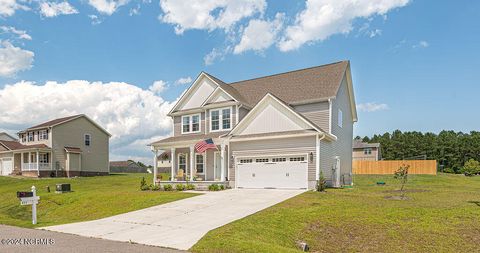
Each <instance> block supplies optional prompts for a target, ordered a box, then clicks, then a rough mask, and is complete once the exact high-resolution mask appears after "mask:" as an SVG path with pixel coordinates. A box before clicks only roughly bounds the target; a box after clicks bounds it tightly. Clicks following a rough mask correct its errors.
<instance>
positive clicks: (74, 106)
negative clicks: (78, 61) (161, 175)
mask: <svg viewBox="0 0 480 253" xmlns="http://www.w3.org/2000/svg"><path fill="white" fill-rule="evenodd" d="M172 105H173V102H167V101H164V99H162V98H161V97H159V96H157V95H155V93H153V92H152V91H150V90H144V89H141V88H139V87H137V86H134V85H131V84H128V83H122V82H108V83H102V82H89V81H83V80H71V81H67V82H65V83H58V82H53V81H49V82H46V83H44V84H35V83H33V82H26V81H22V82H18V83H15V84H12V85H6V86H5V87H4V88H2V89H0V108H3V110H0V122H1V123H0V128H4V129H6V130H9V131H10V132H12V131H18V130H21V129H23V128H26V127H28V126H32V125H34V124H38V123H40V122H43V121H46V120H49V119H52V118H57V117H63V116H67V115H74V114H82V113H83V114H86V115H88V116H89V117H90V118H92V119H93V120H95V121H96V122H97V123H99V124H100V125H101V126H103V127H104V128H105V129H106V130H107V131H108V132H110V133H111V134H112V138H111V139H110V147H111V149H110V152H111V154H112V157H115V159H121V158H124V159H127V158H128V157H136V158H137V159H136V160H138V159H139V158H144V159H145V160H143V161H146V162H148V161H149V159H151V152H150V150H149V148H148V147H147V146H146V145H147V144H148V143H150V142H151V141H153V140H158V138H161V137H163V136H167V135H169V134H170V133H171V129H172V126H171V119H170V118H169V117H167V113H168V112H169V111H170V109H171V107H172ZM19 115H28V117H19ZM150 163H151V161H150Z"/></svg>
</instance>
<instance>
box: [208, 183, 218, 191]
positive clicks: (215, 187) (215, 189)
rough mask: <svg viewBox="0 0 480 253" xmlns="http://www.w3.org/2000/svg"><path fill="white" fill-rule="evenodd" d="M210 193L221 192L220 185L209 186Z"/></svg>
mask: <svg viewBox="0 0 480 253" xmlns="http://www.w3.org/2000/svg"><path fill="white" fill-rule="evenodd" d="M208 190H209V191H219V190H220V187H218V184H211V185H209V186H208Z"/></svg>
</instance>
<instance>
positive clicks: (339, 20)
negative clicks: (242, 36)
mask: <svg viewBox="0 0 480 253" xmlns="http://www.w3.org/2000/svg"><path fill="white" fill-rule="evenodd" d="M408 2H409V0H307V2H306V7H305V9H304V10H303V11H302V12H300V13H299V14H298V15H297V16H296V18H295V24H293V25H291V26H288V27H287V28H286V32H285V35H284V37H283V38H282V40H281V41H280V43H279V44H278V47H279V48H280V50H281V51H290V50H294V49H297V48H299V47H300V46H302V45H303V44H305V43H311V42H315V41H322V40H325V39H327V38H328V37H330V36H331V35H334V34H339V33H343V34H347V33H349V32H350V31H351V30H352V29H353V28H352V22H353V20H355V19H357V18H368V17H371V16H373V15H385V14H386V13H387V12H389V11H390V10H392V9H395V8H398V7H402V6H405V5H406V4H407V3H408Z"/></svg>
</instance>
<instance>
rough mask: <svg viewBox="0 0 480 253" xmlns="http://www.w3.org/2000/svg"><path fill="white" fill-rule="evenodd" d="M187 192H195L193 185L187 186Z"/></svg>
mask: <svg viewBox="0 0 480 253" xmlns="http://www.w3.org/2000/svg"><path fill="white" fill-rule="evenodd" d="M187 190H189V191H191V190H195V185H194V184H187Z"/></svg>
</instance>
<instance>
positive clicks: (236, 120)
mask: <svg viewBox="0 0 480 253" xmlns="http://www.w3.org/2000/svg"><path fill="white" fill-rule="evenodd" d="M239 107H240V106H239V105H236V106H235V108H236V109H235V110H236V111H235V112H236V115H235V117H236V119H235V125H237V124H238V119H239V117H240V116H238V114H239V112H240V108H239Z"/></svg>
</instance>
